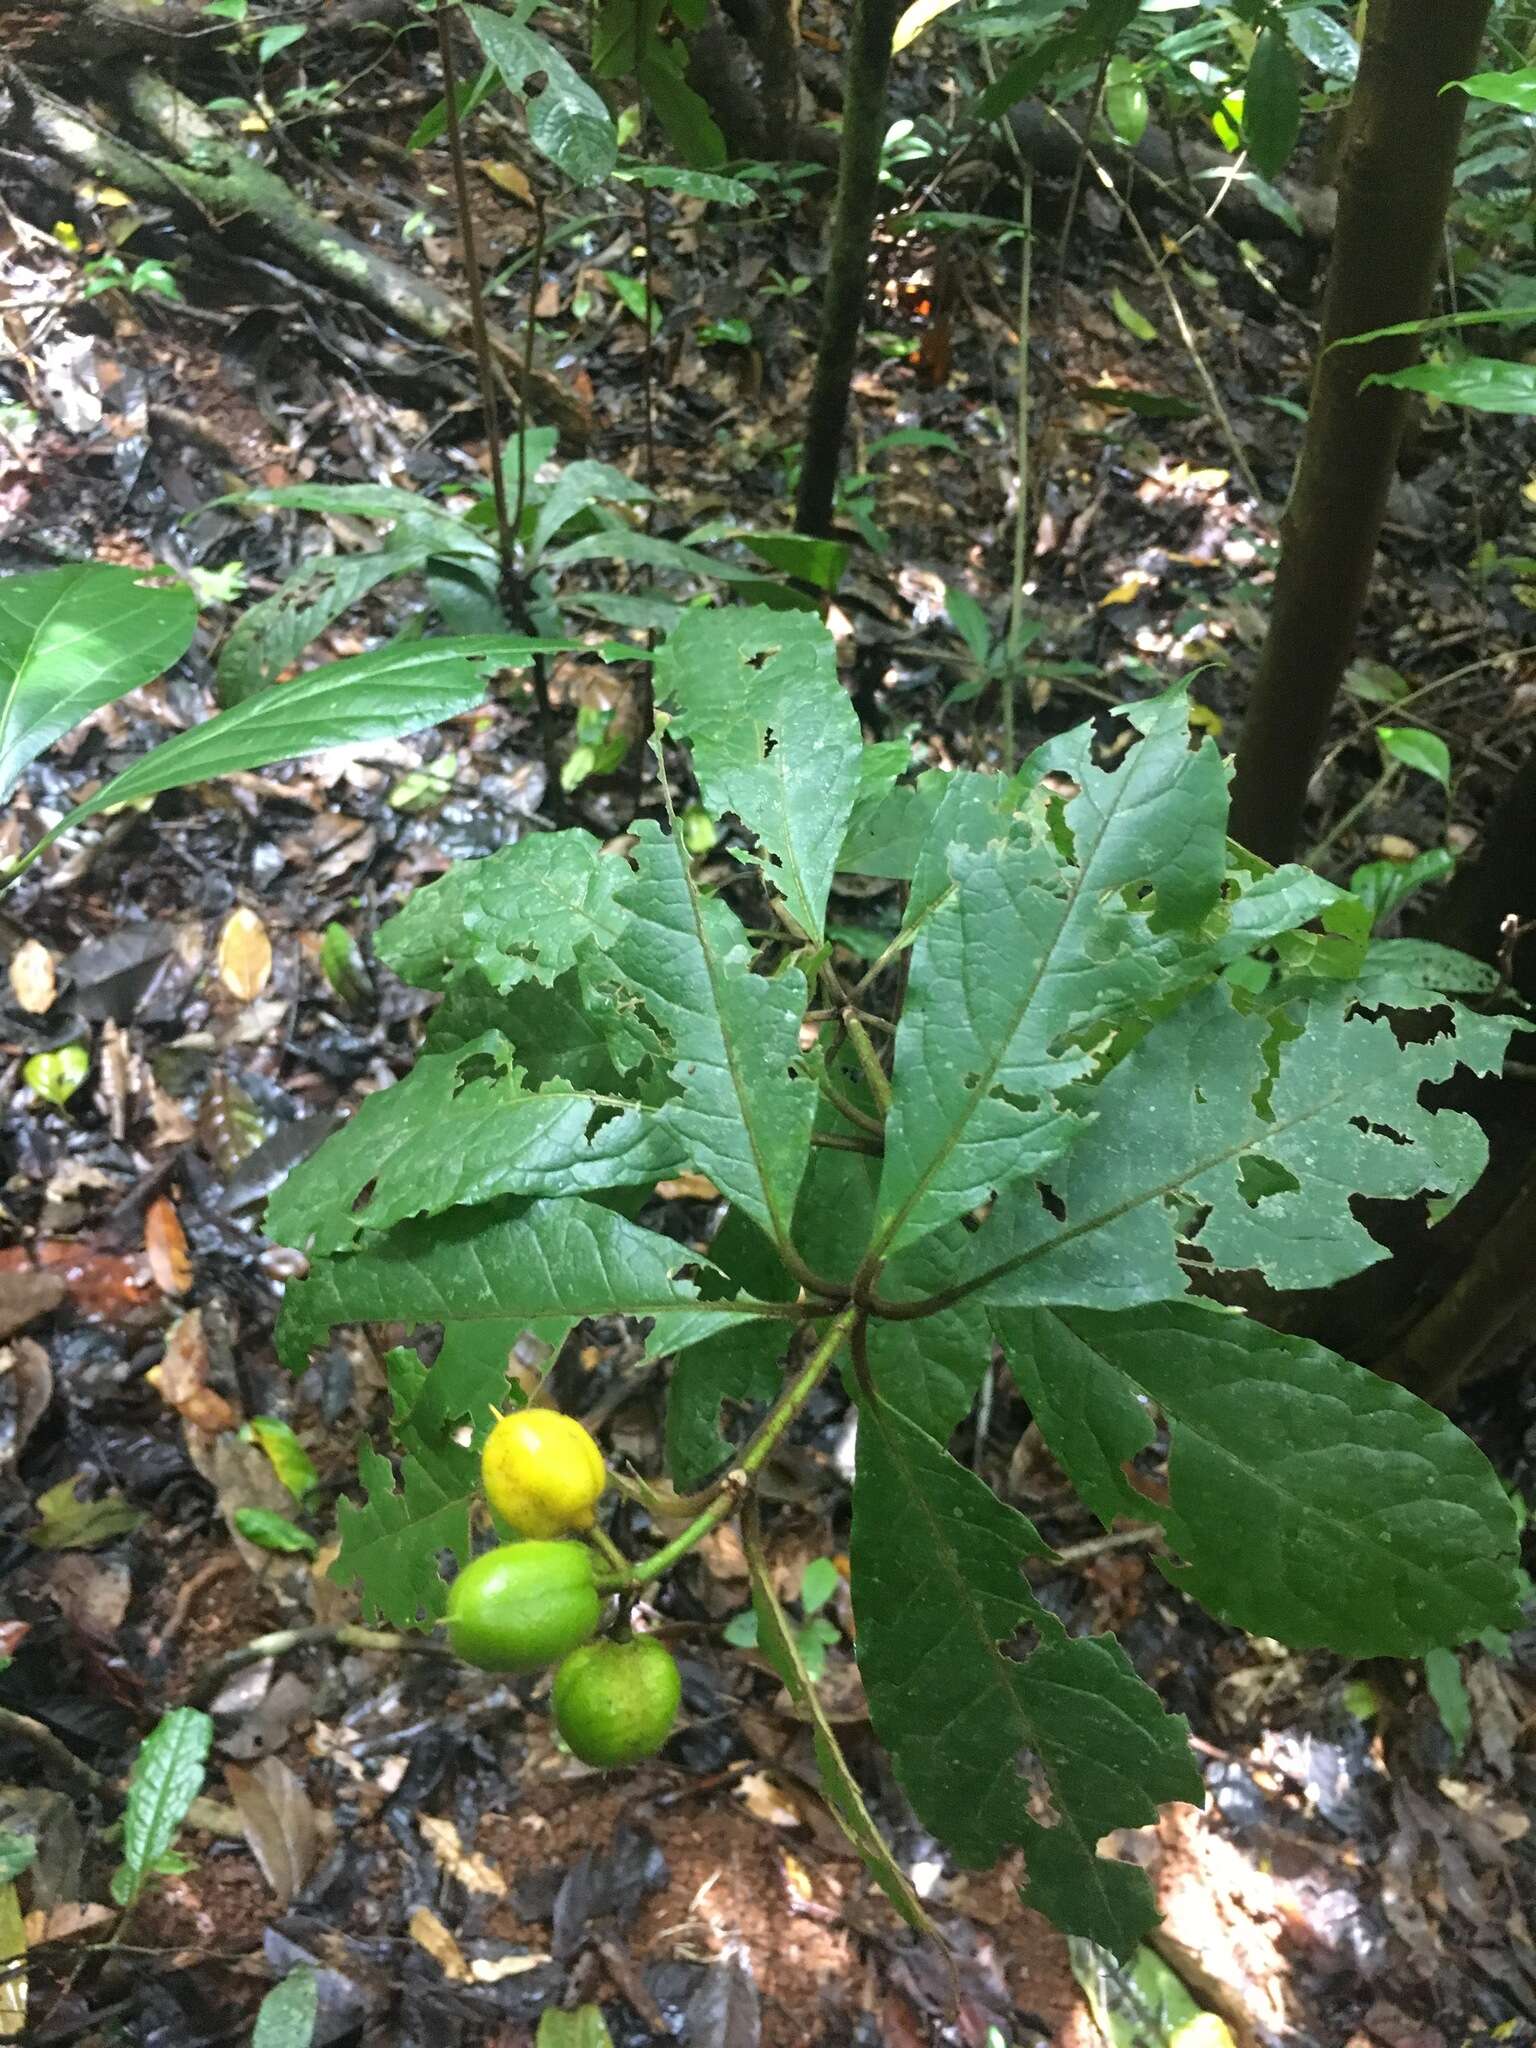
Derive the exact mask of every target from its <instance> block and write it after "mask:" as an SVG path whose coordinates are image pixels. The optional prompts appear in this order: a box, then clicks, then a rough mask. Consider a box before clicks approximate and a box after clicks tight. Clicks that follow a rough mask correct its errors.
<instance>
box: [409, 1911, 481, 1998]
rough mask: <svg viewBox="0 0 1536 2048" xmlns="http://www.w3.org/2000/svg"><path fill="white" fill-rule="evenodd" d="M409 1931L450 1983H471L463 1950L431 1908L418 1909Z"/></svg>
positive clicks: (410, 1923) (411, 1920)
mask: <svg viewBox="0 0 1536 2048" xmlns="http://www.w3.org/2000/svg"><path fill="white" fill-rule="evenodd" d="M409 1930H410V1936H411V1939H412V1941H414V1942H416V1943H417V1944H418V1945H419V1946H420V1947H421V1948H424V1949H425V1950H426V1952H427V1954H428V1955H429V1956H430V1957H431V1958H432V1960H433V1962H434V1963H436V1964H437V1966H438V1968H439V1969H440V1970H441V1971H442V1973H443V1975H444V1976H445V1977H446V1978H447V1979H448V1980H449V1982H450V1983H452V1984H468V1983H469V1982H470V1974H469V1965H468V1963H466V1962H465V1960H464V1952H463V1950H462V1949H461V1948H460V1947H459V1944H458V1943H457V1942H456V1941H455V1940H454V1938H453V1936H452V1935H451V1934H450V1933H449V1932H448V1930H447V1928H446V1927H445V1926H444V1925H443V1923H442V1921H441V1920H439V1919H438V1917H437V1915H436V1914H435V1913H434V1912H433V1910H432V1908H431V1907H430V1906H418V1907H417V1908H416V1910H415V1912H414V1913H413V1914H412V1915H411V1918H410V1922H409Z"/></svg>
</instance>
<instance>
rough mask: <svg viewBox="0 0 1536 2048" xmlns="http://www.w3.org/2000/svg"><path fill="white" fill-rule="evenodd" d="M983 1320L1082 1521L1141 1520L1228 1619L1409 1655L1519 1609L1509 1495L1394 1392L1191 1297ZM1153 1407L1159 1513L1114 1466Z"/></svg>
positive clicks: (1314, 1349)
mask: <svg viewBox="0 0 1536 2048" xmlns="http://www.w3.org/2000/svg"><path fill="white" fill-rule="evenodd" d="M993 1322H994V1324H995V1326H996V1329H997V1333H998V1336H999V1338H1000V1340H1001V1342H1002V1344H1003V1347H1004V1350H1005V1351H1006V1353H1007V1355H1008V1359H1009V1363H1010V1365H1011V1366H1012V1369H1013V1372H1014V1375H1015V1377H1016V1378H1017V1379H1018V1381H1019V1384H1020V1387H1021V1389H1022V1391H1023V1393H1024V1395H1025V1398H1026V1399H1027V1400H1028V1402H1029V1405H1030V1409H1031V1412H1032V1413H1033V1414H1034V1416H1035V1418H1036V1420H1037V1421H1038V1422H1039V1424H1040V1427H1041V1429H1042V1431H1043V1432H1044V1435H1045V1438H1046V1441H1047V1442H1048V1443H1049V1444H1050V1446H1051V1449H1052V1450H1053V1451H1054V1453H1055V1454H1056V1456H1057V1457H1058V1458H1059V1459H1060V1460H1061V1462H1062V1464H1063V1465H1064V1466H1065V1467H1066V1469H1067V1471H1068V1473H1069V1474H1070V1475H1071V1477H1072V1480H1073V1483H1074V1484H1075V1485H1076V1487H1077V1489H1078V1491H1079V1492H1080V1493H1081V1494H1082V1496H1083V1498H1084V1499H1085V1500H1086V1501H1087V1502H1088V1504H1089V1506H1090V1507H1091V1508H1092V1509H1093V1511H1094V1512H1095V1514H1097V1515H1098V1517H1099V1519H1100V1520H1101V1521H1102V1522H1103V1523H1104V1525H1105V1526H1106V1528H1107V1527H1108V1526H1109V1525H1110V1524H1111V1523H1112V1522H1113V1520H1114V1518H1115V1517H1116V1516H1117V1515H1121V1514H1126V1515H1134V1516H1136V1517H1138V1518H1140V1519H1144V1518H1145V1517H1147V1516H1148V1515H1151V1516H1154V1517H1155V1518H1156V1519H1157V1520H1158V1521H1160V1522H1161V1523H1162V1525H1163V1528H1164V1530H1165V1531H1166V1532H1167V1537H1168V1543H1169V1546H1170V1549H1171V1550H1172V1552H1173V1554H1174V1558H1175V1560H1176V1561H1175V1562H1171V1563H1165V1564H1164V1565H1163V1567H1162V1568H1163V1570H1164V1571H1165V1573H1166V1574H1167V1576H1168V1578H1170V1579H1171V1580H1172V1581H1173V1583H1174V1584H1175V1585H1177V1586H1181V1587H1183V1589H1184V1590H1185V1591H1186V1592H1188V1593H1191V1594H1193V1596H1194V1597H1195V1598H1196V1599H1197V1600H1199V1601H1200V1602H1201V1603H1202V1604H1203V1605H1204V1606H1206V1607H1208V1608H1209V1609H1210V1611H1211V1612H1212V1613H1213V1614H1216V1615H1219V1616H1220V1617H1221V1618H1222V1619H1223V1620H1225V1621H1230V1622H1234V1623H1236V1624H1237V1626H1238V1627H1240V1628H1245V1629H1247V1630H1249V1631H1250V1633H1252V1634H1254V1635H1264V1636H1276V1637H1278V1638H1279V1639H1280V1640H1281V1641H1282V1642H1285V1643H1288V1644H1290V1645H1291V1646H1292V1647H1293V1648H1296V1649H1310V1648H1313V1647H1323V1648H1327V1649H1330V1650H1337V1651H1338V1652H1340V1653H1341V1654H1342V1655H1345V1656H1352V1657H1415V1656H1420V1655H1422V1654H1423V1652H1424V1651H1425V1650H1427V1649H1430V1648H1432V1647H1434V1646H1436V1645H1451V1644H1455V1643H1459V1642H1465V1641H1466V1640H1467V1639H1468V1638H1470V1637H1472V1636H1475V1635H1477V1634H1478V1633H1479V1632H1480V1631H1481V1630H1482V1629H1484V1628H1488V1627H1490V1626H1492V1627H1501V1628H1502V1627H1508V1626H1510V1625H1512V1623H1513V1622H1514V1620H1515V1618H1516V1616H1517V1615H1518V1612H1519V1601H1518V1591H1517V1586H1516V1580H1515V1561H1516V1527H1515V1519H1514V1514H1513V1511H1512V1509H1511V1507H1510V1504H1509V1501H1508V1499H1507V1497H1506V1496H1505V1493H1504V1490H1503V1488H1502V1487H1501V1486H1500V1484H1499V1481H1498V1478H1497V1476H1496V1474H1495V1473H1494V1471H1493V1469H1492V1467H1491V1466H1490V1465H1489V1464H1488V1461H1487V1460H1486V1459H1485V1458H1484V1456H1483V1454H1482V1453H1481V1451H1479V1450H1478V1449H1477V1447H1476V1446H1475V1445H1474V1444H1473V1443H1472V1442H1471V1441H1470V1439H1469V1438H1467V1437H1466V1436H1464V1435H1463V1434H1462V1432H1461V1431H1460V1430H1459V1429H1457V1428H1456V1427H1455V1426H1454V1424H1452V1423H1451V1422H1449V1421H1448V1420H1447V1419H1446V1417H1445V1416H1443V1415H1442V1414H1440V1413H1439V1411H1438V1410H1437V1409H1434V1408H1431V1407H1429V1406H1427V1405H1426V1404H1425V1403H1424V1402H1422V1401H1420V1400H1418V1399H1416V1397H1415V1396H1414V1395H1412V1394H1410V1393H1409V1392H1408V1391H1407V1389H1406V1388H1403V1387H1398V1386H1393V1385H1391V1384H1390V1383H1389V1382H1388V1381H1386V1380H1383V1379H1380V1378H1378V1377H1377V1375H1376V1374H1374V1373H1370V1372H1366V1371H1364V1370H1362V1369H1361V1368H1360V1367H1359V1366H1356V1365H1351V1364H1350V1363H1349V1361H1348V1360H1347V1359H1343V1358H1339V1357H1336V1356H1335V1355H1334V1353H1332V1352H1331V1351H1325V1350H1324V1349H1323V1348H1322V1346H1321V1345H1318V1344H1313V1343H1310V1342H1308V1341H1306V1340H1304V1339H1302V1338H1297V1337H1283V1336H1280V1335H1278V1334H1277V1333H1276V1332H1275V1331H1273V1330H1267V1329H1264V1328H1263V1327H1262V1326H1261V1325H1259V1324H1256V1323H1252V1322H1249V1321H1248V1320H1247V1319H1246V1318H1245V1317H1243V1316H1239V1315H1237V1314H1235V1313H1232V1312H1230V1311H1225V1310H1222V1309H1216V1308H1211V1307H1207V1306H1205V1305H1203V1304H1200V1303H1196V1302H1189V1301H1184V1302H1168V1303H1163V1304H1160V1305H1158V1306H1156V1307H1149V1308H1143V1309H1139V1310H1135V1311H1133V1312H1131V1313H1128V1314H1119V1315H1106V1314H1103V1313H1100V1312H1097V1311H1094V1310H1089V1309H1057V1310H1044V1309H1036V1310H1028V1309H1015V1310H1010V1309H997V1310H994V1311H993ZM1149 1404H1151V1405H1149ZM1158 1414H1160V1415H1161V1416H1162V1418H1163V1420H1164V1421H1165V1423H1166V1425H1167V1427H1168V1431H1169V1439H1170V1441H1169V1459H1168V1484H1169V1491H1170V1495H1171V1498H1170V1501H1169V1504H1168V1505H1167V1506H1166V1507H1160V1506H1159V1505H1158V1504H1157V1502H1155V1501H1151V1500H1148V1498H1147V1497H1146V1496H1145V1495H1144V1494H1143V1493H1142V1492H1140V1491H1139V1490H1138V1489H1137V1488H1136V1487H1134V1486H1133V1485H1132V1484H1131V1482H1130V1480H1129V1479H1128V1478H1127V1477H1126V1474H1127V1472H1128V1471H1129V1469H1130V1463H1131V1460H1133V1459H1134V1458H1135V1457H1136V1456H1137V1455H1138V1454H1139V1453H1140V1452H1141V1451H1143V1450H1145V1449H1146V1448H1147V1447H1148V1446H1149V1445H1150V1444H1152V1443H1153V1442H1154V1441H1155V1439H1156V1436H1157V1422H1156V1417H1157V1415H1158Z"/></svg>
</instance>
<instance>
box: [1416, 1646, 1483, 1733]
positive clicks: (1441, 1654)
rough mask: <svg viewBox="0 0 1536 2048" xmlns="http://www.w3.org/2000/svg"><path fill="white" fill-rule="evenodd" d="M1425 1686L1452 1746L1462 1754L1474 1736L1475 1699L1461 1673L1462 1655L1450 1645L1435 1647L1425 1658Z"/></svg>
mask: <svg viewBox="0 0 1536 2048" xmlns="http://www.w3.org/2000/svg"><path fill="white" fill-rule="evenodd" d="M1424 1689H1425V1691H1426V1692H1427V1693H1428V1694H1429V1696H1430V1698H1431V1699H1432V1700H1433V1701H1434V1703H1435V1712H1436V1713H1437V1714H1438V1715H1439V1716H1440V1725H1441V1727H1442V1728H1443V1729H1444V1730H1445V1732H1446V1734H1447V1735H1448V1736H1449V1737H1450V1738H1451V1748H1452V1750H1453V1751H1454V1752H1455V1754H1456V1755H1457V1756H1460V1755H1462V1753H1463V1752H1464V1751H1465V1749H1466V1746H1467V1744H1468V1742H1469V1741H1470V1740H1471V1737H1472V1702H1471V1700H1469V1699H1468V1697H1467V1686H1466V1680H1465V1679H1464V1678H1463V1677H1462V1675H1461V1659H1460V1658H1459V1657H1458V1656H1457V1654H1456V1652H1455V1651H1454V1650H1451V1649H1434V1650H1430V1651H1429V1652H1427V1654H1426V1655H1425V1658H1424Z"/></svg>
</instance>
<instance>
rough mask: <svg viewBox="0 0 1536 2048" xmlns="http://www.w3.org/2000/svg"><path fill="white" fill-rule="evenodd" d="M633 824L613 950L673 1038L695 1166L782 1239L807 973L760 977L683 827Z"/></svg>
mask: <svg viewBox="0 0 1536 2048" xmlns="http://www.w3.org/2000/svg"><path fill="white" fill-rule="evenodd" d="M635 831H636V843H635V845H634V848H633V850H632V852H631V854H630V859H631V861H632V862H633V864H634V872H633V873H632V874H631V875H630V876H629V877H628V879H627V880H626V881H625V882H624V883H623V885H622V886H621V887H620V888H619V889H618V890H617V891H616V893H615V901H616V903H617V905H618V907H619V909H620V910H622V911H624V912H626V913H627V915H626V918H625V921H624V924H623V927H622V930H621V933H620V936H619V938H618V941H617V943H616V944H615V945H614V947H613V950H612V954H611V959H612V964H613V966H614V968H615V969H616V970H617V972H618V973H619V975H620V976H621V977H622V978H623V979H624V980H625V981H626V982H628V983H629V984H630V986H631V987H632V988H634V989H636V990H637V991H638V992H639V993H640V994H641V995H642V996H643V997H644V999H645V1004H646V1007H647V1010H648V1011H649V1013H650V1014H651V1016H652V1017H653V1018H654V1019H655V1021H656V1023H657V1024H658V1025H659V1026H660V1028H661V1029H662V1031H663V1032H664V1034H665V1035H666V1038H667V1041H668V1048H669V1051H670V1053H671V1057H672V1062H673V1064H672V1070H671V1071H672V1079H673V1080H674V1082H675V1083H676V1084H677V1087H678V1088H679V1090H680V1091H681V1092H680V1093H679V1095H678V1096H677V1098H676V1099H675V1100H674V1101H672V1102H669V1103H668V1104H667V1105H666V1107H665V1110H664V1111H663V1114H664V1116H665V1117H666V1120H667V1122H668V1123H669V1124H670V1126H671V1128H672V1130H673V1131H674V1132H675V1133H676V1135H677V1137H678V1139H679V1141H680V1142H681V1144H682V1145H683V1146H684V1148H685V1149H686V1151H687V1152H688V1154H689V1156H690V1158H691V1159H692V1160H693V1162H694V1164H695V1165H696V1166H697V1167H698V1168H699V1170H700V1171H701V1172H703V1173H706V1174H708V1176H709V1178H710V1179H711V1180H712V1181H713V1182H714V1183H715V1185H716V1187H718V1188H719V1190H720V1192H721V1193H722V1194H723V1195H724V1196H726V1198H727V1199H728V1200H729V1201H731V1202H733V1203H735V1204H737V1205H738V1206H739V1207H740V1208H742V1209H744V1210H745V1211H746V1213H747V1214H748V1215H749V1216H750V1217H751V1218H752V1220H753V1221H754V1222H755V1223H757V1224H759V1225H760V1226H761V1228H762V1229H764V1230H765V1231H767V1233H768V1235H769V1236H770V1237H771V1238H772V1239H773V1240H774V1242H775V1243H776V1244H779V1245H782V1244H785V1243H786V1242H788V1240H789V1226H790V1219H791V1218H792V1216H793V1214H794V1206H795V1194H796V1191H797V1190H798V1188H799V1186H800V1180H801V1177H802V1175H803V1174H804V1172H805V1165H806V1160H807V1158H808V1157H809V1155H810V1148H811V1123H812V1119H813V1117H814V1115H815V1112H816V1086H815V1083H814V1081H813V1080H812V1078H811V1076H810V1074H809V1073H808V1072H807V1071H806V1069H805V1064H804V1061H803V1060H802V1057H801V1052H800V1023H801V1019H802V1017H803V1016H804V1014H805V1006H806V987H805V977H804V976H803V975H802V974H801V973H800V972H799V970H798V969H793V968H791V969H786V970H785V971H784V972H783V973H781V974H779V975H777V976H775V977H774V978H773V979H772V980H771V981H770V980H768V979H767V978H766V977H764V976H762V975H758V974H754V973H753V972H752V956H751V951H750V948H749V946H748V943H747V936H746V933H745V932H744V931H743V930H742V927H741V924H740V922H739V920H738V919H737V917H736V915H735V913H734V912H733V911H732V910H731V909H730V908H729V907H728V906H727V905H726V904H724V903H722V902H721V901H720V900H719V899H718V898H716V897H710V896H706V895H705V894H704V893H703V891H702V890H701V889H700V888H699V886H698V884H697V882H696V881H695V879H694V876H693V868H692V862H691V860H690V858H689V855H688V851H687V848H686V847H685V846H684V845H683V843H682V840H681V838H680V837H679V836H678V835H677V833H676V832H675V831H674V832H673V833H672V834H671V835H670V836H667V835H664V834H663V833H662V831H661V830H660V828H659V826H657V825H656V823H655V822H654V820H650V819H645V820H642V821H641V822H640V823H639V824H638V825H637V826H636V827H635Z"/></svg>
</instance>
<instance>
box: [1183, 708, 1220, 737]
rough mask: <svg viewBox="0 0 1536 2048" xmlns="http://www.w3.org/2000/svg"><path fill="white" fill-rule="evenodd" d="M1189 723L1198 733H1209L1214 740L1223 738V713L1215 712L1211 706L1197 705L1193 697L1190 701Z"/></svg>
mask: <svg viewBox="0 0 1536 2048" xmlns="http://www.w3.org/2000/svg"><path fill="white" fill-rule="evenodd" d="M1189 722H1190V724H1191V725H1192V726H1194V728H1195V730H1196V731H1197V732H1208V733H1209V734H1210V736H1211V738H1212V739H1213V740H1219V739H1220V738H1221V733H1222V722H1221V713H1220V712H1219V711H1213V710H1212V709H1211V707H1210V705H1209V704H1197V703H1196V702H1195V700H1194V698H1193V697H1191V698H1190V700H1189Z"/></svg>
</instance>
